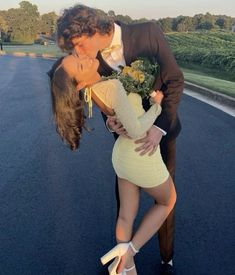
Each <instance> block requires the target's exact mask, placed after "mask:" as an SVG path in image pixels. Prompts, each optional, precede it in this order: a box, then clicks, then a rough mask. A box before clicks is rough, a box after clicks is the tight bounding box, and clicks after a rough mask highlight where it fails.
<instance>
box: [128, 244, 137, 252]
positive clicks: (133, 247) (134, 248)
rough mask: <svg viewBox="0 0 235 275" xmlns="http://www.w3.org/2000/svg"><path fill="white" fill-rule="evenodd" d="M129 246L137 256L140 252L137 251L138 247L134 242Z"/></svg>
mask: <svg viewBox="0 0 235 275" xmlns="http://www.w3.org/2000/svg"><path fill="white" fill-rule="evenodd" d="M129 245H130V247H131V249H132V250H133V251H134V252H135V254H136V253H138V252H139V250H138V249H136V247H135V246H134V244H133V242H129Z"/></svg>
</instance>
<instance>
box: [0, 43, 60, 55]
mask: <svg viewBox="0 0 235 275" xmlns="http://www.w3.org/2000/svg"><path fill="white" fill-rule="evenodd" d="M3 50H4V51H5V52H6V53H13V52H24V53H35V54H50V55H53V56H56V57H60V56H62V52H61V50H60V49H59V48H58V47H57V46H56V45H46V46H44V45H3Z"/></svg>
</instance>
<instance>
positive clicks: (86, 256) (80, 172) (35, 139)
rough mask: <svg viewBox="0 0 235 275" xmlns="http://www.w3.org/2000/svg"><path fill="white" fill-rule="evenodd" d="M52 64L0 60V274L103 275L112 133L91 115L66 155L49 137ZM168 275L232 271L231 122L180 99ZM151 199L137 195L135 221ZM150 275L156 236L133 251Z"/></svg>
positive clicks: (109, 232) (142, 274) (110, 236)
mask: <svg viewBox="0 0 235 275" xmlns="http://www.w3.org/2000/svg"><path fill="white" fill-rule="evenodd" d="M52 62H53V61H51V60H43V59H32V58H28V57H24V58H23V57H10V56H1V57H0V68H1V72H0V275H75V274H76V275H96V274H98V275H105V274H107V271H106V267H102V266H101V263H100V261H99V258H100V256H102V255H103V254H104V253H105V252H106V251H107V250H108V249H110V248H111V247H112V246H113V245H114V244H115V241H114V226H115V213H116V209H115V207H116V205H115V197H114V178H115V175H114V171H113V169H112V166H111V151H112V144H113V137H112V135H110V134H109V133H108V132H107V131H106V129H105V127H104V124H103V121H102V119H101V116H100V114H99V111H98V110H97V109H94V118H93V119H92V120H90V121H89V122H88V123H89V126H90V127H93V128H94V131H93V132H91V133H84V135H83V138H82V142H81V149H80V150H79V151H77V152H71V151H70V150H69V149H68V148H67V147H66V146H64V145H63V144H62V142H61V141H60V139H59V138H58V136H57V134H56V132H55V129H54V125H53V119H52V114H51V106H50V94H49V90H48V80H47V77H46V72H47V71H48V69H49V68H50V66H51V65H52ZM179 113H180V117H181V121H182V125H183V130H182V132H181V134H180V136H179V137H178V144H177V148H178V155H177V175H176V187H177V193H178V201H177V206H176V207H177V216H176V240H175V266H176V270H177V275H212V274H213V275H223V274H226V275H234V274H235V264H234V255H235V238H234V236H235V234H234V232H235V229H234V228H235V213H234V212H235V211H234V209H235V176H234V170H235V169H234V168H235V119H234V117H232V116H229V115H228V114H225V113H223V112H222V111H220V110H218V109H215V108H214V107H211V106H209V105H207V104H206V103H203V102H200V101H198V100H197V99H194V98H192V97H189V96H187V95H184V96H183V98H182V103H181V105H180V108H179ZM152 203H153V202H152V199H150V198H148V197H147V196H146V195H145V194H142V201H141V210H140V213H139V216H138V220H137V224H138V222H139V219H140V218H141V216H142V215H143V213H144V212H145V211H146V209H147V208H148V207H150V206H151V205H152ZM136 261H137V268H138V271H139V273H138V274H139V275H156V274H159V273H158V269H159V262H160V257H159V248H158V242H157V239H156V237H153V238H152V239H151V241H150V242H149V243H148V244H147V245H146V246H145V247H144V248H143V249H142V251H141V253H139V254H138V255H137V256H136Z"/></svg>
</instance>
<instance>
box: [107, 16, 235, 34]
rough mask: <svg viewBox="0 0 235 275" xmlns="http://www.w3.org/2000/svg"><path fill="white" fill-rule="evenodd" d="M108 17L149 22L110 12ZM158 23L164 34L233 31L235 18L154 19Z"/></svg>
mask: <svg viewBox="0 0 235 275" xmlns="http://www.w3.org/2000/svg"><path fill="white" fill-rule="evenodd" d="M108 15H109V16H111V17H113V18H114V19H115V20H118V21H121V22H124V23H128V24H129V23H130V24H131V23H140V22H147V21H149V20H148V19H146V18H141V19H138V20H133V19H132V18H131V17H130V16H127V15H126V16H123V15H120V14H119V15H115V12H114V11H109V12H108ZM151 21H154V22H156V23H158V24H159V25H160V26H161V28H162V30H163V31H164V32H166V33H167V32H187V31H197V30H221V29H222V30H228V31H231V30H232V25H233V24H235V18H232V17H230V16H226V15H212V14H210V13H206V14H205V15H203V14H196V15H194V16H193V17H190V16H178V17H176V18H170V17H167V18H162V19H159V20H154V19H152V20H151Z"/></svg>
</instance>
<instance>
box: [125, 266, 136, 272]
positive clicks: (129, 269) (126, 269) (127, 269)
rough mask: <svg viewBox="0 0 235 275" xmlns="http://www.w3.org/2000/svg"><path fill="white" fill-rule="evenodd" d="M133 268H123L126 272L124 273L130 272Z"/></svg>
mask: <svg viewBox="0 0 235 275" xmlns="http://www.w3.org/2000/svg"><path fill="white" fill-rule="evenodd" d="M134 268H135V265H133V266H132V267H130V268H124V270H125V271H126V272H128V271H131V270H132V269H134Z"/></svg>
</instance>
